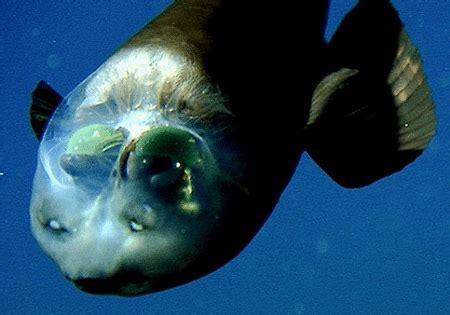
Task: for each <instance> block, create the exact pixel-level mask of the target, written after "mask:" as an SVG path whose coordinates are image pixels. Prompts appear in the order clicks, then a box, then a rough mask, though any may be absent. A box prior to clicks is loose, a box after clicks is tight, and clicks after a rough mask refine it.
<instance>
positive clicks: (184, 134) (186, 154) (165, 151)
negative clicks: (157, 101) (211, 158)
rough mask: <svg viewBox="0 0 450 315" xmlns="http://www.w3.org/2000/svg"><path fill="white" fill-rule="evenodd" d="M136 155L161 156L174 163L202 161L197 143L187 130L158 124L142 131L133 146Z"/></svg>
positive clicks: (193, 163) (190, 164)
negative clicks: (158, 125)
mask: <svg viewBox="0 0 450 315" xmlns="http://www.w3.org/2000/svg"><path fill="white" fill-rule="evenodd" d="M135 154H136V156H138V157H139V156H143V157H145V156H163V157H167V158H169V159H170V160H172V161H173V162H174V163H181V164H183V165H189V166H194V165H196V164H200V163H201V162H202V158H201V152H200V148H199V144H198V143H197V140H196V139H195V138H194V136H193V135H192V134H191V133H189V132H188V131H186V130H184V129H180V128H175V127H171V126H160V127H156V128H152V129H150V130H148V131H146V132H144V133H143V134H142V135H141V137H140V138H139V140H138V141H137V142H136V147H135Z"/></svg>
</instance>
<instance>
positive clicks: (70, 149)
mask: <svg viewBox="0 0 450 315" xmlns="http://www.w3.org/2000/svg"><path fill="white" fill-rule="evenodd" d="M124 141H125V137H124V135H123V133H122V132H121V131H120V130H117V129H114V128H112V127H108V126H105V125H100V124H93V125H89V126H86V127H83V128H81V129H79V130H77V131H76V132H75V133H74V134H73V135H72V137H70V139H69V142H68V143H67V149H66V154H77V155H98V154H101V153H103V152H105V151H108V150H110V149H112V148H114V147H117V146H119V145H121V144H122V143H123V142H124Z"/></svg>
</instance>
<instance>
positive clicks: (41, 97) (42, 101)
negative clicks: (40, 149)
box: [30, 81, 63, 141]
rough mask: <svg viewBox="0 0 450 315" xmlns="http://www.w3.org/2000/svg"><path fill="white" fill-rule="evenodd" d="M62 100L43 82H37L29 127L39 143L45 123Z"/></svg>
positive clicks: (32, 96)
mask: <svg viewBox="0 0 450 315" xmlns="http://www.w3.org/2000/svg"><path fill="white" fill-rule="evenodd" d="M62 99H63V98H62V96H61V95H59V93H58V92H56V91H55V90H54V89H53V88H52V87H51V86H50V85H49V84H48V83H47V82H45V81H39V82H38V84H37V85H36V88H35V89H34V90H33V92H32V94H31V107H30V120H31V127H32V128H33V131H34V133H35V135H36V137H37V138H38V139H39V141H40V140H42V136H43V134H44V131H45V128H46V126H47V123H48V121H49V119H50V117H52V115H53V113H54V112H55V109H56V107H58V105H59V103H61V101H62Z"/></svg>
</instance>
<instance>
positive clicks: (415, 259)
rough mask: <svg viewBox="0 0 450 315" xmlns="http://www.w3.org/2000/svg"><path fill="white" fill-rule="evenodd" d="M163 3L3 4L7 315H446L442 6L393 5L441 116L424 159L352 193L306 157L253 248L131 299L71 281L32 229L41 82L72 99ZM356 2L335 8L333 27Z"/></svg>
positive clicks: (2, 262)
mask: <svg viewBox="0 0 450 315" xmlns="http://www.w3.org/2000/svg"><path fill="white" fill-rule="evenodd" d="M168 2H169V1H166V0H164V1H162V0H160V1H143V0H141V1H139V0H129V1H116V0H114V1H104V0H100V1H88V0H79V1H70V0H60V1H45V0H41V1H39V0H30V1H18V0H0V78H1V81H0V103H1V104H0V113H1V124H0V133H1V138H0V139H1V141H2V144H1V151H0V211H1V212H0V213H1V219H0V313H52V314H62V313H64V314H69V313H109V314H114V313H122V312H131V313H140V314H144V313H146V314H174V313H175V314H176V313H180V314H181V313H183V314H186V313H188V314H189V313H192V314H193V313H196V314H243V313H250V314H274V313H281V314H318V313H320V314H327V313H328V314H329V313H335V314H343V313H346V314H358V313H392V314H411V313H416V314H420V313H422V314H423V313H428V314H444V313H450V131H449V130H450V128H449V127H450V104H449V99H450V10H449V8H448V3H447V1H445V0H434V1H425V0H396V1H393V3H394V5H395V6H396V7H397V9H398V10H399V11H400V14H401V16H402V18H403V20H404V22H405V24H406V27H407V29H408V31H409V33H410V35H411V37H412V38H413V40H414V41H415V43H416V44H417V46H418V47H419V49H420V50H421V53H422V57H423V59H424V63H425V70H426V73H427V74H428V77H429V83H430V86H431V88H432V90H433V92H434V98H435V101H436V106H437V114H438V119H439V126H438V134H437V136H436V138H435V139H434V140H433V142H432V144H431V147H430V149H429V150H427V151H426V152H425V153H424V154H423V155H422V156H421V157H420V158H419V159H418V160H417V161H416V162H415V163H413V164H412V165H410V166H408V167H407V168H406V169H405V170H404V171H402V172H401V173H399V174H397V175H395V176H391V177H389V178H387V179H384V180H381V181H380V182H378V183H376V184H374V185H372V186H370V187H368V188H364V189H359V190H345V189H343V188H340V187H339V186H337V185H336V184H335V183H334V182H332V181H331V180H330V179H329V178H328V177H327V176H326V175H325V174H324V173H323V172H322V171H321V170H320V169H319V168H318V167H317V166H316V165H314V163H313V162H312V161H311V160H310V159H309V158H308V157H307V156H305V157H304V158H303V159H302V162H301V163H300V165H299V167H298V170H297V172H296V174H295V176H294V178H293V180H292V182H291V184H290V185H289V187H288V188H287V190H286V191H285V192H284V194H283V196H282V198H281V201H280V204H279V205H278V207H277V209H276V210H275V211H274V213H273V215H272V216H271V218H270V219H269V220H268V222H267V223H266V225H265V226H264V227H263V229H262V230H261V232H260V233H259V234H258V235H257V236H256V237H255V239H254V240H253V242H252V243H251V244H250V245H249V246H248V247H247V248H246V250H245V251H244V252H243V253H242V254H241V255H240V256H238V257H237V258H236V259H234V260H233V261H232V262H231V263H229V264H227V265H226V266H225V267H223V268H221V269H220V270H218V271H217V272H215V273H213V274H211V275H209V276H207V277H205V278H202V279H201V280H198V281H195V282H193V283H190V284H187V285H184V286H182V287H179V288H175V289H171V290H168V291H165V292H161V293H157V294H152V295H148V296H144V297H139V298H133V299H126V298H119V297H99V296H92V295H88V294H85V293H83V292H81V291H79V290H77V289H75V288H74V287H73V286H72V285H71V284H70V283H69V282H67V281H66V280H64V278H63V277H62V275H61V274H60V273H59V271H58V270H57V267H56V265H55V264H54V263H53V262H51V261H50V260H49V259H48V258H47V257H46V256H45V255H44V253H43V252H42V251H41V250H40V249H39V248H38V246H37V244H36V243H35V241H34V240H33V238H32V236H31V233H30V228H29V218H28V203H29V198H30V192H31V184H32V177H33V173H34V167H35V159H36V152H37V147H38V143H37V141H36V139H35V138H34V136H33V134H32V132H31V129H30V128H29V122H28V106H29V105H28V104H29V95H30V91H31V90H32V88H33V87H34V85H35V83H36V82H37V81H38V80H39V79H42V78H45V79H46V80H48V81H49V82H50V83H51V84H52V85H53V86H54V87H55V88H56V89H57V90H59V91H60V92H61V93H62V94H66V93H68V92H69V91H70V90H71V89H72V88H73V87H75V86H76V85H77V84H78V83H79V82H80V81H81V80H82V79H83V78H85V77H86V76H87V75H88V74H89V73H90V72H92V71H93V70H94V69H95V68H96V67H97V66H98V65H100V64H101V63H102V62H103V61H104V60H105V59H106V58H107V57H108V56H109V54H110V53H111V52H112V51H113V50H114V49H115V48H117V47H118V46H119V45H120V44H121V43H122V42H123V41H125V40H126V39H127V38H128V37H129V36H131V35H132V34H133V33H134V32H135V31H137V30H138V29H139V28H140V27H141V26H143V25H144V24H145V23H146V22H147V21H148V20H149V18H151V17H153V16H155V15H156V14H157V13H158V12H160V11H161V10H162V9H163V8H164V7H165V6H166V5H167V4H168ZM354 2H355V1H334V2H333V5H332V8H331V9H332V12H331V16H330V24H331V29H333V27H335V25H336V23H337V21H338V20H339V19H340V18H341V17H342V15H343V14H344V12H345V11H346V10H348V9H349V8H350V7H351V5H352V3H354ZM274 5H275V4H274ZM328 34H331V30H330V31H329V32H328Z"/></svg>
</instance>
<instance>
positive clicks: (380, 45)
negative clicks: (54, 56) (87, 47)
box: [30, 0, 435, 296]
mask: <svg viewBox="0 0 450 315" xmlns="http://www.w3.org/2000/svg"><path fill="white" fill-rule="evenodd" d="M289 5H290V4H286V6H285V7H283V8H282V9H280V8H273V7H271V6H268V5H265V4H263V3H260V2H256V1H247V2H246V3H245V4H242V3H239V4H238V3H237V1H221V0H214V1H212V0H210V1H206V0H204V1H202V0H179V1H176V2H175V3H174V4H172V5H171V6H170V7H169V8H168V9H167V10H166V11H165V12H163V13H162V14H161V15H160V16H159V17H157V18H156V19H155V20H153V21H151V22H150V23H149V24H148V25H147V26H145V27H144V28H143V29H142V30H141V31H140V32H138V33H137V34H136V35H135V36H134V37H132V38H131V39H130V40H129V41H128V42H126V43H125V44H124V45H123V46H122V47H121V48H119V49H118V50H117V51H116V52H115V53H114V54H113V55H112V56H111V57H110V58H109V59H108V60H107V61H106V62H105V63H104V64H103V65H101V66H100V67H99V68H98V69H97V70H95V71H94V72H93V73H92V74H91V75H90V76H89V77H88V78H86V79H85V80H84V81H83V82H81V83H80V84H79V85H78V86H77V87H76V88H75V89H74V90H73V91H72V92H71V93H70V94H69V95H68V96H66V97H64V98H63V97H61V96H60V95H59V94H58V93H57V92H56V91H55V90H54V89H53V88H51V87H50V86H49V85H48V84H46V83H45V82H40V83H39V84H38V86H37V88H36V89H35V91H34V92H33V97H32V106H31V122H32V127H33V129H34V131H35V133H36V135H37V137H38V139H39V140H40V147H39V153H38V163H37V170H36V175H35V179H34V184H33V194H32V200H31V206H30V213H31V225H32V231H33V234H34V236H35V238H36V239H37V241H38V243H39V245H40V246H41V247H42V248H43V250H44V251H45V252H46V253H47V254H48V255H49V256H50V257H51V258H52V259H53V260H55V262H56V263H57V264H58V265H59V267H60V269H61V270H62V272H63V273H64V275H65V276H66V277H67V278H68V279H70V280H71V281H73V282H74V283H75V284H76V285H77V286H78V287H79V288H80V289H82V290H85V291H87V292H90V293H98V294H118V295H124V296H133V295H140V294H145V293H149V292H155V291H159V290H163V289H167V288H170V287H174V286H176V285H180V284H183V283H186V282H189V281H192V280H194V279H197V278H199V277H201V276H203V275H205V274H207V273H210V272H212V271H214V270H215V269H217V268H219V267H220V266H222V265H223V264H225V263H226V262H227V261H229V260H230V259H232V258H233V257H235V256H236V255H237V254H238V253H239V252H240V251H241V250H242V249H243V248H244V247H245V246H246V245H247V244H248V242H249V241H250V240H251V238H252V237H253V236H254V235H255V234H256V233H257V231H258V230H259V229H260V227H261V226H262V224H263V223H264V222H265V220H266V219H267V217H268V216H269V215H270V213H271V211H272V209H273V208H274V207H275V205H276V203H277V201H278V199H279V196H280V194H281V193H282V191H283V190H284V188H285V186H286V185H287V183H288V182H289V180H290V178H291V176H292V174H293V172H294V170H295V168H296V166H297V164H298V161H299V159H300V157H301V154H302V153H303V152H304V151H307V152H308V153H309V154H310V155H311V156H312V158H313V159H314V160H315V161H316V162H317V163H318V164H319V165H320V166H321V167H322V168H323V169H324V170H325V171H326V172H327V173H328V174H329V175H330V176H331V177H332V178H333V179H334V180H335V181H336V182H338V183H339V184H341V185H343V186H345V187H362V186H365V185H368V184H370V183H372V182H374V181H376V180H378V179H380V178H382V177H385V176H388V175H390V174H392V173H394V172H396V171H398V170H400V169H401V168H403V167H404V166H406V165H407V164H409V163H410V162H412V161H413V160H414V159H415V158H417V157H418V156H419V155H420V153H421V152H422V151H423V150H424V149H425V148H426V146H427V144H428V142H429V141H430V139H431V138H432V136H433V134H434V130H435V117H434V109H433V103H432V99H431V93H430V90H429V88H428V86H427V84H426V82H425V79H424V74H423V71H422V66H421V60H420V57H419V54H418V52H417V49H416V48H415V47H414V45H413V44H412V43H411V41H410V39H409V37H408V35H407V33H406V31H405V30H404V28H403V25H402V23H401V21H400V19H399V17H398V14H397V12H396V11H395V10H394V9H393V8H392V6H391V4H390V3H389V1H370V0H361V1H360V2H359V3H358V4H357V6H356V7H355V8H354V9H353V10H352V11H351V12H350V13H349V14H348V15H347V16H346V18H345V19H344V21H343V22H342V24H341V26H340V27H339V29H338V30H337V32H336V34H335V35H334V36H333V38H332V39H331V41H330V42H329V43H327V42H326V41H325V40H324V37H323V34H324V29H325V24H326V15H327V9H328V1H324V0H322V1H315V2H314V4H305V5H303V6H304V7H303V10H301V11H298V10H289ZM274 34H275V35H274Z"/></svg>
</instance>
